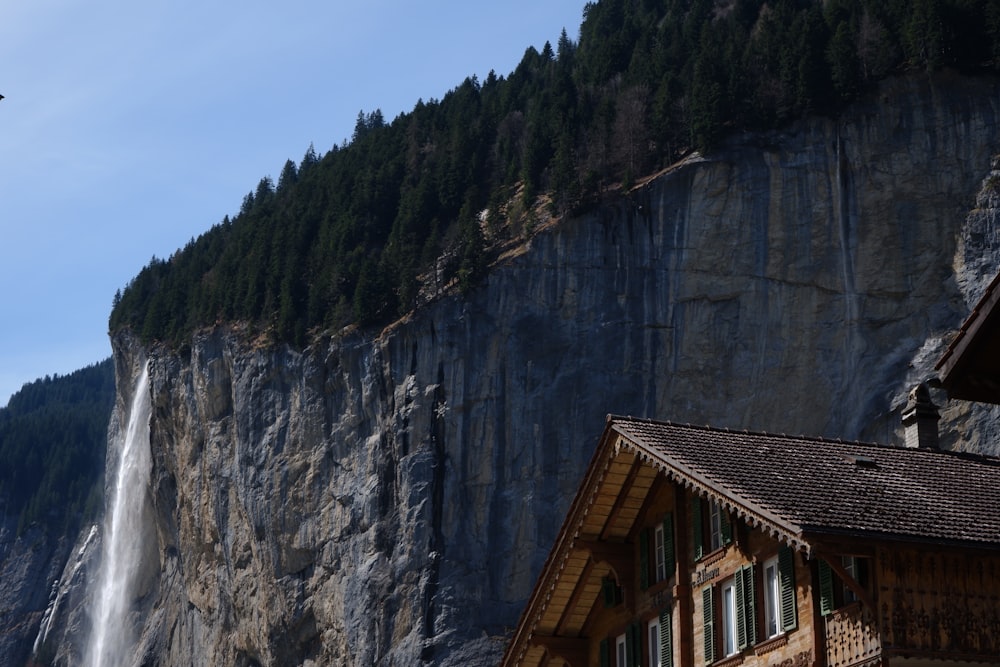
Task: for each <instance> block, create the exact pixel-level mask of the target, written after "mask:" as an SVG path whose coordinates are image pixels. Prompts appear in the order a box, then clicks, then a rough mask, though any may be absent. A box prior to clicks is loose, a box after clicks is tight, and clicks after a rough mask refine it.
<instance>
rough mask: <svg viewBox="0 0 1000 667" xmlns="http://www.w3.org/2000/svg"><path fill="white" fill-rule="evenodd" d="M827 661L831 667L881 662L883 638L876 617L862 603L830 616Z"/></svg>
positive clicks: (828, 619) (855, 603)
mask: <svg viewBox="0 0 1000 667" xmlns="http://www.w3.org/2000/svg"><path fill="white" fill-rule="evenodd" d="M825 620H826V662H827V665H829V667H858V666H859V665H867V664H873V663H877V662H878V661H879V659H880V658H881V656H882V639H881V637H880V636H879V632H878V628H877V627H876V625H875V616H874V614H872V612H871V610H870V609H868V607H866V606H864V605H862V604H861V603H860V602H852V603H851V604H849V605H847V606H845V607H841V608H840V609H838V610H837V611H835V612H833V613H832V614H830V615H829V616H827V617H826V619H825Z"/></svg>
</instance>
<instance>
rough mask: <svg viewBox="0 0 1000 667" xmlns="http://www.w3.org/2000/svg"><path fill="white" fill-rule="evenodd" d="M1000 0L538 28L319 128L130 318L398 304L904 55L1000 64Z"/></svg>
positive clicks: (789, 6)
mask: <svg viewBox="0 0 1000 667" xmlns="http://www.w3.org/2000/svg"><path fill="white" fill-rule="evenodd" d="M998 55H1000V0H823V1H822V2H821V1H819V0H772V1H769V2H766V3H765V2H763V1H762V0H658V1H657V0H601V2H591V3H588V4H587V5H586V6H585V7H584V11H583V22H582V25H581V27H580V32H579V41H578V42H574V41H573V40H572V39H570V38H569V37H568V35H567V34H566V33H565V31H564V32H563V34H562V35H561V36H560V37H559V39H558V42H557V47H556V48H555V49H553V48H552V46H551V45H550V44H548V43H547V44H546V45H545V46H544V48H543V49H542V50H541V51H540V52H539V51H538V50H537V49H535V48H529V49H528V50H527V51H526V52H525V54H524V57H523V59H522V60H521V63H520V64H519V65H518V66H517V68H516V69H515V70H514V71H513V72H512V73H511V74H510V75H509V76H507V77H499V76H497V75H496V74H494V73H492V72H491V73H490V75H489V76H488V77H487V78H486V80H485V81H481V82H480V81H478V80H476V79H475V78H469V79H466V80H465V81H464V82H462V84H461V85H459V86H458V87H456V88H455V89H453V90H452V91H450V92H449V93H448V94H447V95H445V97H444V99H442V100H440V101H437V100H431V101H429V102H424V101H419V102H417V104H416V106H415V107H414V109H413V110H412V111H411V112H409V113H404V114H401V115H399V116H398V117H397V118H395V119H394V120H393V121H392V122H387V121H386V119H384V118H383V116H382V114H381V112H379V111H375V112H372V113H368V114H366V113H360V114H359V115H358V119H357V124H356V127H355V130H354V134H353V136H352V138H351V140H350V142H345V143H344V144H343V145H341V146H336V147H334V148H333V149H332V150H330V151H329V152H328V153H326V154H325V155H323V156H322V157H320V156H319V155H317V154H316V152H315V151H314V150H313V149H312V148H310V149H309V151H308V152H307V153H306V155H305V157H304V158H303V159H302V161H301V162H300V163H299V164H298V165H296V164H295V163H293V162H291V161H289V162H287V163H286V164H285V166H284V168H283V169H282V171H281V175H280V177H279V179H278V182H277V184H275V183H274V182H273V181H272V180H271V179H270V178H264V179H262V180H261V181H260V183H259V184H258V186H257V187H256V189H255V190H254V191H253V192H251V193H249V194H248V195H247V196H246V197H245V199H244V201H243V204H242V206H241V208H240V211H239V213H238V215H236V216H235V217H234V218H233V219H229V218H228V217H227V218H226V219H225V220H223V221H222V223H220V224H219V225H217V226H215V227H213V228H212V229H211V230H209V231H208V232H206V233H205V234H204V235H202V236H201V237H200V238H198V239H197V240H194V239H192V241H191V242H190V243H189V244H188V245H187V246H186V247H185V248H184V249H183V250H180V251H178V252H177V253H176V254H174V255H173V256H172V257H171V258H169V259H168V260H161V259H157V258H153V260H152V261H151V262H150V263H149V265H148V266H147V267H145V268H144V269H143V271H142V272H141V273H140V274H139V275H138V276H136V278H135V279H134V280H133V281H132V282H131V283H130V284H129V285H128V286H127V288H126V289H125V290H124V292H121V293H119V294H117V295H116V296H115V303H114V308H113V310H112V314H111V318H110V327H111V329H112V330H113V331H115V330H118V329H121V328H125V327H128V328H131V329H132V330H133V331H134V332H136V333H137V334H139V335H141V336H142V338H143V339H144V340H146V341H150V340H160V341H164V342H167V343H170V344H173V345H178V346H179V345H183V344H184V341H185V340H187V339H189V337H190V334H191V332H192V331H193V330H195V329H197V328H199V327H205V326H211V325H213V324H215V323H217V322H220V321H241V322H245V323H247V324H249V325H251V326H253V327H255V328H256V329H257V330H258V331H260V332H264V333H267V334H268V335H270V336H271V337H272V339H274V340H282V341H287V342H291V343H294V344H297V345H303V344H305V343H306V342H307V341H308V339H309V336H310V334H311V333H313V332H315V331H318V330H321V329H329V328H334V327H341V326H344V325H347V324H350V323H353V322H357V323H360V324H362V325H367V324H378V323H382V322H386V321H388V320H390V319H392V318H394V317H396V316H398V315H400V314H402V313H405V312H407V311H408V310H410V309H411V308H413V307H414V306H415V305H417V304H418V303H420V302H422V301H423V300H426V299H429V298H433V297H434V296H435V295H436V294H438V293H439V292H440V290H441V289H443V288H444V287H446V286H448V285H457V286H458V287H459V288H461V289H471V288H472V287H473V286H474V285H475V284H476V282H477V281H478V280H479V279H480V278H481V277H482V275H484V272H485V270H486V267H487V266H488V265H489V262H490V261H491V259H492V257H493V253H495V252H496V249H497V248H499V247H500V246H501V245H502V244H503V243H504V242H506V241H510V240H516V239H518V238H519V237H521V236H523V235H525V234H528V233H530V232H531V230H532V229H533V227H534V224H535V220H537V219H538V216H540V215H545V214H550V213H551V214H561V213H565V212H571V211H579V210H581V209H583V208H585V207H588V206H590V205H592V204H593V203H594V202H596V201H597V200H598V198H600V197H601V196H602V195H604V193H606V192H607V191H608V190H609V189H612V188H618V187H620V186H625V187H629V186H630V185H631V184H633V183H635V182H636V181H637V179H638V178H640V177H641V176H643V175H644V174H648V173H650V172H651V171H652V170H655V169H657V168H660V167H663V166H665V165H667V164H670V163H671V162H673V161H674V160H676V159H677V158H678V157H679V156H682V155H684V154H686V153H688V152H690V151H691V150H695V149H700V150H707V149H711V148H712V147H713V146H715V145H717V144H718V142H719V141H720V140H721V139H722V138H723V137H724V136H725V135H726V134H728V133H731V132H733V131H737V130H745V129H751V130H756V129H768V128H775V127H779V126H781V125H782V124H784V123H787V122H789V121H790V120H792V119H794V118H797V117H800V116H802V115H803V114H809V113H820V114H834V113H836V112H837V111H838V110H839V109H840V108H842V106H843V105H844V104H846V103H848V102H850V101H851V100H853V99H855V98H856V97H857V96H858V95H859V94H861V93H863V92H864V91H865V90H866V89H868V88H870V87H871V85H872V84H873V83H874V82H875V81H877V80H879V79H880V78H883V77H885V76H887V75H890V74H893V73H897V72H902V71H925V70H934V69H937V68H941V67H954V68H959V69H965V70H976V71H978V70H995V69H996V68H997V63H998V62H1000V60H998V58H997V56H998Z"/></svg>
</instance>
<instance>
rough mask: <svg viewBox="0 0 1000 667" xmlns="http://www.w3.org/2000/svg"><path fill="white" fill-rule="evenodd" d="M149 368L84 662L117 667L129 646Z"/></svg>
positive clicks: (133, 411)
mask: <svg viewBox="0 0 1000 667" xmlns="http://www.w3.org/2000/svg"><path fill="white" fill-rule="evenodd" d="M151 411H152V408H151V405H150V398H149V372H148V370H147V369H146V368H145V367H143V369H142V373H141V374H140V375H139V380H138V382H137V383H136V387H135V394H134V396H133V398H132V406H131V408H130V410H129V416H128V428H127V429H126V431H125V440H124V442H121V444H120V445H119V451H120V454H119V458H118V473H117V475H116V476H115V485H114V488H112V489H110V491H111V494H112V495H111V503H110V504H109V505H108V506H107V508H106V510H105V511H106V514H105V517H104V546H103V549H102V554H101V568H100V572H99V573H98V577H97V581H96V588H95V590H94V594H93V596H92V598H91V605H92V621H93V626H92V629H91V633H90V642H89V644H88V647H87V654H86V655H87V659H86V662H85V664H87V665H90V666H91V667H115V666H117V665H120V664H122V663H123V662H124V660H125V656H126V652H127V651H128V650H129V648H130V644H131V636H130V633H129V632H128V631H127V628H129V627H130V626H131V624H130V623H129V622H128V620H127V613H128V609H129V606H130V602H131V597H132V595H133V589H134V584H135V580H136V575H137V574H138V572H139V566H140V564H141V560H142V559H141V556H142V552H143V544H142V539H141V536H142V535H143V532H144V526H143V516H142V508H143V504H144V502H143V499H144V497H145V493H146V486H147V485H148V482H149V473H150V468H151V467H152V459H151V456H150V451H149V416H150V413H151Z"/></svg>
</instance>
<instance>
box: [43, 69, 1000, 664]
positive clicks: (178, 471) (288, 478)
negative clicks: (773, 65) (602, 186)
mask: <svg viewBox="0 0 1000 667" xmlns="http://www.w3.org/2000/svg"><path fill="white" fill-rule="evenodd" d="M998 92H1000V85H998V83H997V82H996V81H994V80H992V79H982V78H977V79H968V78H960V77H957V76H949V75H940V76H937V77H935V78H933V79H930V78H926V77H911V78H906V79H898V80H895V81H892V82H889V83H887V84H885V85H884V86H883V87H882V88H881V89H880V90H879V92H878V94H877V95H875V96H872V97H871V98H869V99H867V100H866V101H864V102H861V103H858V104H856V105H854V106H853V107H851V108H850V109H849V110H847V112H845V113H844V114H843V115H842V116H840V117H838V118H836V119H812V120H808V121H803V122H801V123H798V124H796V125H794V126H793V127H791V128H789V129H787V130H786V131H784V132H781V133H773V134H767V135H759V134H758V135H751V136H744V137H739V138H736V139H734V140H732V141H730V142H729V143H728V144H726V145H725V146H724V147H723V148H721V149H719V150H718V151H715V152H713V153H711V154H710V155H706V156H692V157H691V158H689V159H688V160H686V161H685V162H683V163H681V164H678V165H675V166H674V167H672V168H671V169H669V170H667V171H665V172H663V173H661V174H658V175H656V176H655V177H653V178H651V179H649V180H648V181H646V182H644V183H643V184H641V185H640V186H638V187H636V188H634V189H633V190H631V191H630V192H628V193H626V194H623V195H622V196H621V197H619V198H617V199H615V200H613V201H609V202H607V203H606V204H604V205H602V206H601V207H600V208H598V209H596V210H594V211H592V212H591V213H589V214H587V215H584V216H581V217H578V218H574V219H564V220H561V221H559V222H558V223H552V224H550V225H547V226H545V227H544V228H543V229H542V230H540V231H539V233H537V234H536V235H535V236H534V237H533V238H532V239H531V241H530V242H529V243H527V244H526V245H525V246H524V247H522V248H519V249H518V250H516V251H512V252H510V253H509V254H508V255H506V256H505V257H503V258H502V259H501V260H500V261H499V262H498V263H497V264H496V265H495V266H494V267H493V268H492V270H491V271H490V273H489V275H488V276H487V277H486V278H485V280H484V281H483V283H482V285H480V286H479V287H478V288H476V289H474V290H473V291H472V292H471V293H469V294H467V295H465V296H462V295H459V294H455V295H451V296H446V297H444V298H441V299H439V300H437V301H435V302H433V303H431V304H430V305H428V306H426V307H424V308H422V309H420V310H419V311H417V312H414V313H412V314H411V315H410V316H408V317H407V318H405V319H403V320H401V321H399V322H397V323H395V324H394V325H392V326H391V327H389V328H387V329H385V330H384V331H381V332H378V333H375V334H372V333H367V332H361V331H345V332H339V333H337V334H335V335H330V336H327V337H324V338H322V339H320V340H316V341H314V342H313V343H312V344H311V345H310V346H309V347H307V348H306V349H305V350H303V351H296V350H294V349H291V348H288V347H283V346H272V345H267V344H264V343H261V342H259V341H258V340H255V339H253V338H252V337H250V336H248V335H246V334H245V333H244V332H243V331H242V330H241V328H240V327H239V326H238V325H235V324H233V325H228V326H226V325H220V326H218V327H216V328H215V329H213V330H211V331H205V332H201V333H199V334H197V335H196V336H194V338H193V339H192V340H191V341H190V346H189V348H186V349H185V350H184V351H183V352H181V353H178V352H174V351H171V350H169V349H166V348H160V347H153V348H145V347H144V346H143V345H142V344H141V343H140V342H139V341H138V339H137V338H133V337H131V336H130V335H128V334H127V333H123V334H119V335H117V336H116V337H115V338H114V340H113V343H114V348H115V359H116V364H117V367H118V371H119V378H120V385H119V386H120V387H128V388H131V387H132V386H133V384H134V377H135V376H136V375H137V373H138V369H139V368H140V367H141V365H142V364H144V363H146V361H147V360H148V362H149V364H150V369H151V394H152V402H153V416H152V419H151V424H150V428H151V446H152V452H153V481H152V484H151V488H150V490H149V496H148V498H147V499H145V501H144V502H148V506H147V511H148V513H149V521H150V523H151V524H152V525H153V526H155V540H154V544H153V545H151V548H150V553H149V560H150V562H149V563H148V568H147V570H146V574H145V580H144V585H143V586H142V591H141V595H142V597H141V599H140V600H139V601H138V602H137V610H138V611H139V612H140V613H138V614H137V621H136V622H137V624H138V625H139V626H140V629H141V639H140V646H139V648H138V649H137V656H138V657H137V661H139V660H141V661H142V662H141V664H149V665H198V664H205V665H208V664H234V665H290V664H303V665H321V664H322V665H328V664H351V665H371V664H380V665H413V664H421V663H432V664H440V665H458V664H463V665H470V664H471V665H489V664H495V662H496V661H497V660H498V658H499V656H500V654H501V652H502V650H503V646H504V642H505V639H506V633H507V632H508V631H509V629H510V628H511V627H512V626H513V625H514V624H515V623H516V621H517V618H518V614H519V613H520V609H521V606H522V604H523V602H524V600H525V599H526V597H527V595H528V594H529V592H530V590H531V587H532V585H533V584H534V579H535V576H536V575H537V573H538V571H539V570H540V568H541V565H542V562H543V561H544V559H545V557H546V555H547V553H548V549H549V546H550V543H551V540H552V539H553V537H554V536H555V533H556V531H557V529H558V527H559V524H560V522H561V520H562V516H563V513H564V511H565V509H566V507H567V504H568V502H569V500H570V498H571V497H572V494H573V493H574V492H575V489H576V486H577V484H578V482H579V477H580V475H581V474H582V472H583V470H584V468H585V467H586V464H587V461H588V460H589V457H590V455H591V453H592V449H593V446H594V444H595V438H596V437H597V435H598V434H599V433H600V432H601V429H602V426H603V421H604V419H605V415H606V414H607V413H611V412H613V413H622V414H632V415H641V416H650V417H657V418H663V419H671V420H676V421H690V422H697V423H711V424H713V425H717V426H726V427H731V428H753V429H760V430H770V431H784V432H793V433H805V434H810V435H826V436H834V437H845V438H857V437H862V438H873V439H877V440H882V441H886V440H888V441H893V440H896V441H898V435H897V433H896V429H897V427H896V422H897V421H898V407H899V404H900V402H901V401H902V400H903V397H904V396H905V394H906V391H907V390H908V389H909V388H910V384H911V383H913V382H916V381H920V380H923V379H925V378H926V377H927V376H929V375H930V374H931V373H932V372H933V362H934V360H935V359H936V355H937V353H938V352H939V351H940V350H941V349H942V345H943V344H944V342H945V341H946V338H947V336H948V334H949V333H950V332H951V331H952V330H954V329H955V328H956V327H957V326H958V325H959V324H960V322H961V320H962V318H963V317H964V316H965V314H966V313H967V311H968V307H969V302H970V300H973V299H975V297H976V290H977V289H980V285H981V283H982V280H983V279H984V278H988V277H990V276H991V275H992V273H993V271H995V269H996V266H997V262H996V253H997V248H998V247H1000V240H998V239H997V238H996V234H995V232H994V227H993V216H992V214H991V213H990V210H991V207H992V203H991V200H989V198H988V197H987V198H986V199H983V198H980V200H979V202H978V204H977V199H976V194H977V192H978V191H979V190H980V187H981V186H982V184H983V179H984V176H987V175H988V174H989V171H990V169H991V164H992V156H993V154H994V153H995V152H997V150H998V146H1000V136H998V132H1000V131H998V127H997V117H998V113H1000V97H998ZM977 206H978V208H979V211H978V213H977V214H976V215H972V216H967V214H968V212H969V210H970V209H973V208H976V207H977ZM122 391H123V392H127V391H130V389H127V390H122ZM125 404H127V397H126V396H122V397H120V398H119V406H122V405H125ZM946 416H947V417H948V420H947V421H948V422H949V426H948V428H949V429H950V432H953V433H957V432H961V433H964V434H966V435H968V434H969V433H973V432H975V433H985V431H983V430H982V428H980V427H979V426H976V424H981V423H982V415H981V414H979V413H976V412H974V411H971V410H970V409H969V408H968V407H967V406H965V407H962V406H960V407H950V408H949V410H948V411H946ZM977 420H979V421H977ZM117 421H118V422H120V421H121V419H120V418H119V419H118V420H117ZM945 440H946V442H949V443H950V444H952V445H954V444H955V443H956V438H955V437H954V436H947V434H946V438H945ZM977 442H978V445H979V446H980V448H981V449H984V450H985V449H989V448H991V447H995V446H996V440H995V438H993V437H992V435H985V436H983V437H981V438H979V440H978V441H977ZM109 458H110V457H109ZM71 625H72V624H71ZM69 634H70V635H71V634H72V633H69ZM52 641H53V642H56V643H58V642H61V643H60V644H59V645H58V646H56V647H54V648H52V649H51V653H52V654H55V655H57V658H56V661H57V662H58V663H59V664H67V663H69V662H72V661H73V659H72V656H73V653H74V651H75V650H76V649H75V648H74V646H73V643H72V637H66V636H65V633H64V635H63V636H60V637H59V638H56V639H53V640H52ZM137 664H139V663H138V662H137Z"/></svg>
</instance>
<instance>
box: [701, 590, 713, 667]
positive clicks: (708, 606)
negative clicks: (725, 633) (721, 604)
mask: <svg viewBox="0 0 1000 667" xmlns="http://www.w3.org/2000/svg"><path fill="white" fill-rule="evenodd" d="M701 606H702V616H703V618H704V621H705V664H708V663H710V662H715V597H714V595H713V591H712V587H711V586H705V588H703V589H701Z"/></svg>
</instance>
